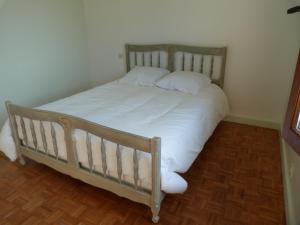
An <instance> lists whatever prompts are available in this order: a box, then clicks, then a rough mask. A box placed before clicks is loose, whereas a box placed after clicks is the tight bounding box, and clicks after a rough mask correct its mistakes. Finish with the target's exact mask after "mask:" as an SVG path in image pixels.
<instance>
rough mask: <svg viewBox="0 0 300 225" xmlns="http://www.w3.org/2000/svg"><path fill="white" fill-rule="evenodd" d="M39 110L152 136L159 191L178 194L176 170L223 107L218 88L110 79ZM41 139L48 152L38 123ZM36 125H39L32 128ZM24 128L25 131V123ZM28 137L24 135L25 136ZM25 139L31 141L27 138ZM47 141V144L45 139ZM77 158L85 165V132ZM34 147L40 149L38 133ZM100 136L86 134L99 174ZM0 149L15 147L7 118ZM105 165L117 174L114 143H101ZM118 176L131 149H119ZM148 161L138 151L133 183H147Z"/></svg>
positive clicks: (129, 173)
mask: <svg viewBox="0 0 300 225" xmlns="http://www.w3.org/2000/svg"><path fill="white" fill-rule="evenodd" d="M39 108H40V109H44V110H49V111H56V112H61V113H66V114H70V115H73V116H77V117H81V118H84V119H86V120H89V121H92V122H95V123H98V124H101V125H104V126H108V127H112V128H115V129H119V130H122V131H126V132H130V133H133V134H137V135H141V136H145V137H149V138H152V137H154V136H157V137H161V149H162V152H161V156H162V161H161V171H162V178H161V179H162V190H163V191H164V192H166V193H182V192H184V191H185V190H186V188H187V182H186V181H185V180H184V179H183V178H182V177H181V176H180V175H178V174H177V173H184V172H186V171H187V170H188V169H189V168H190V166H191V165H192V163H193V162H194V160H195V159H196V158H197V156H198V154H199V153H200V152H201V150H202V148H203V146H204V144H205V142H206V141H207V139H208V138H209V137H210V135H211V134H212V133H213V131H214V129H215V128H216V126H217V124H218V123H219V122H220V121H221V120H222V119H223V118H224V116H225V115H226V113H227V111H228V103H227V99H226V96H225V94H224V92H223V91H222V90H221V89H220V88H219V87H218V86H216V85H213V84H212V85H210V86H209V87H208V88H206V89H204V90H203V91H201V92H200V93H199V94H198V95H191V94H184V93H181V92H177V91H166V90H163V89H160V88H157V87H142V86H132V85H128V84H120V83H119V82H118V81H114V82H111V83H108V84H105V85H102V86H98V87H96V88H93V89H91V90H88V91H85V92H82V93H79V94H76V95H73V96H71V97H68V98H65V99H62V100H59V101H56V102H53V103H50V104H47V105H44V106H41V107H39ZM44 125H45V129H46V136H47V143H48V147H49V148H50V152H53V145H52V142H51V135H50V126H49V124H46V123H45V124H44ZM35 128H36V129H39V126H38V125H37V126H35ZM55 129H56V132H57V139H58V140H57V141H58V146H59V155H60V157H61V158H64V159H65V158H66V152H65V143H64V140H63V131H62V129H61V128H60V127H59V126H56V127H55ZM26 130H27V132H28V133H30V129H29V124H26ZM29 136H30V135H29ZM29 141H30V142H31V143H32V139H31V140H30V138H29ZM48 141H49V142H48ZM76 141H77V150H78V155H79V161H80V162H81V163H82V164H83V165H86V166H87V165H88V160H87V154H86V151H87V150H86V141H85V134H84V133H83V132H82V131H76ZM38 146H39V149H43V147H42V141H41V137H40V136H39V135H38ZM99 148H100V139H98V138H95V137H92V152H93V155H94V158H95V162H94V164H95V169H96V170H99V171H100V172H101V170H102V169H101V168H102V166H101V153H100V151H99ZM0 149H1V150H2V151H3V152H4V154H5V155H7V156H8V157H9V158H10V159H11V160H15V159H16V150H15V146H14V143H13V139H12V136H11V131H10V127H9V123H8V121H7V122H6V123H5V125H4V127H3V128H2V132H1V134H0ZM106 149H107V150H106V151H107V161H108V162H107V164H108V170H109V173H110V175H112V176H115V177H117V168H116V154H115V149H116V145H114V144H113V143H110V142H106ZM122 152H124V153H123V154H122V158H123V160H125V161H126V162H128V163H126V164H125V163H123V178H122V179H124V180H126V181H128V182H133V170H132V169H131V168H132V150H131V149H128V148H127V149H124V151H122ZM150 175H151V162H150V158H149V157H148V156H147V155H146V154H139V178H140V180H139V185H141V186H143V187H145V188H150V187H151V179H150Z"/></svg>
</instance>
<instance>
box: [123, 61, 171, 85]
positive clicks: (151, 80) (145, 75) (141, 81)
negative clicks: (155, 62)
mask: <svg viewBox="0 0 300 225" xmlns="http://www.w3.org/2000/svg"><path fill="white" fill-rule="evenodd" d="M168 73H170V71H168V70H166V69H162V68H157V67H141V66H136V67H134V68H133V69H132V70H130V71H129V72H128V73H127V74H126V75H125V76H124V77H123V78H122V79H121V80H120V83H126V84H134V85H142V86H151V87H152V86H155V82H156V81H157V80H159V79H160V78H161V77H163V76H164V75H166V74H168Z"/></svg>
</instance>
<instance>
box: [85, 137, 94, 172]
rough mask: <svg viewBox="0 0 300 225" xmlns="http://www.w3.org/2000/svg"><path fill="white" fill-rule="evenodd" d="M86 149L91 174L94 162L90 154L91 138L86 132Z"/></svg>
mask: <svg viewBox="0 0 300 225" xmlns="http://www.w3.org/2000/svg"><path fill="white" fill-rule="evenodd" d="M86 148H87V156H88V163H89V169H90V172H93V167H94V162H93V153H92V143H91V136H90V134H89V133H88V132H86Z"/></svg>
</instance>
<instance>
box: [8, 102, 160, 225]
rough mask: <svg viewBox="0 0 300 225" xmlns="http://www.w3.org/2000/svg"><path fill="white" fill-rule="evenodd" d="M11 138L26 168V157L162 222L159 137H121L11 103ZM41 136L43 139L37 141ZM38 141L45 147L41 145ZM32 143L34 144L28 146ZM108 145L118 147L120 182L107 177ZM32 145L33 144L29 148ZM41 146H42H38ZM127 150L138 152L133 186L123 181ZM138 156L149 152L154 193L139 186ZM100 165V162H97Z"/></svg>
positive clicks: (119, 133)
mask: <svg viewBox="0 0 300 225" xmlns="http://www.w3.org/2000/svg"><path fill="white" fill-rule="evenodd" d="M6 107H7V111H8V115H9V120H10V125H11V129H12V135H13V138H14V142H15V145H16V149H17V152H18V157H19V160H20V163H21V164H25V158H24V156H25V157H27V158H30V159H32V160H34V161H37V162H39V163H42V164H45V165H47V166H49V167H51V168H53V169H55V170H57V171H59V172H61V173H64V174H67V175H70V176H72V177H74V178H76V179H79V180H82V181H83V182H85V183H88V184H90V185H93V186H96V187H99V188H103V189H106V190H108V191H111V192H114V193H115V194H117V195H119V196H122V197H126V198H128V199H130V200H133V201H136V202H139V203H142V204H145V205H147V206H149V207H151V210H152V214H153V218H152V221H153V222H155V223H156V222H158V220H159V217H158V213H159V210H160V204H161V200H162V198H163V193H162V192H161V177H160V174H161V172H160V162H161V158H160V138H157V137H154V138H145V137H141V136H137V135H134V134H130V133H126V132H122V131H119V130H115V129H112V128H109V127H105V126H101V125H98V124H95V123H92V122H89V121H86V120H84V119H80V118H76V117H73V116H70V115H65V114H61V113H56V112H49V111H44V110H37V109H31V108H25V107H21V106H17V105H13V104H12V103H10V102H6ZM46 123H47V125H49V127H50V131H51V132H50V133H51V147H52V149H53V151H52V153H51V152H50V150H49V149H50V148H49V145H50V143H49V140H48V139H47V138H46V132H45V124H46ZM57 125H59V126H60V127H61V128H62V130H63V134H64V143H65V149H66V158H65V159H62V158H61V157H60V156H59V151H58V147H59V146H58V142H57V135H56V130H55V128H54V127H55V126H57ZM75 130H81V132H84V133H85V134H86V139H85V140H86V150H87V159H88V165H87V167H84V166H82V165H81V163H80V162H79V160H78V154H77V153H78V151H77V149H76V141H75V137H74V132H75ZM91 136H96V137H98V138H100V140H101V145H100V146H101V147H100V148H99V151H100V152H99V154H100V155H101V165H102V170H101V171H102V172H99V171H96V170H95V166H94V162H95V160H96V159H95V156H94V155H93V151H92V147H91V146H92V143H91ZM38 137H39V138H38ZM38 139H39V140H41V142H42V144H39V143H38ZM29 140H30V141H29ZM104 141H110V142H113V143H116V146H117V147H116V150H115V152H116V159H117V177H112V176H110V175H109V174H107V160H106V151H105V145H104V144H103V143H104ZM29 142H30V143H31V144H29ZM40 145H41V146H42V147H39V146H40ZM121 146H125V147H128V148H131V149H133V154H132V157H133V158H132V162H133V166H132V170H133V174H134V182H133V183H129V182H126V181H124V180H122V173H123V171H122V168H123V167H122V164H123V163H127V162H123V161H122V148H121ZM137 151H141V152H145V153H149V154H150V156H151V165H152V177H151V180H152V184H151V190H145V189H144V188H142V187H141V186H139V182H138V181H139V165H138V159H137ZM98 160H99V159H98Z"/></svg>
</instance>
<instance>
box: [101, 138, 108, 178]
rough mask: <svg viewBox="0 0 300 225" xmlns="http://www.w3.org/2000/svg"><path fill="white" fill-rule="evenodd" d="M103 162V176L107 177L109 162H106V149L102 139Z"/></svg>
mask: <svg viewBox="0 0 300 225" xmlns="http://www.w3.org/2000/svg"><path fill="white" fill-rule="evenodd" d="M101 160H102V170H103V175H104V177H106V175H107V162H106V149H105V144H104V140H103V138H101Z"/></svg>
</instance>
